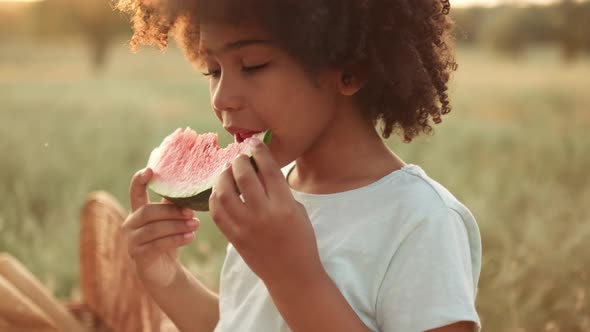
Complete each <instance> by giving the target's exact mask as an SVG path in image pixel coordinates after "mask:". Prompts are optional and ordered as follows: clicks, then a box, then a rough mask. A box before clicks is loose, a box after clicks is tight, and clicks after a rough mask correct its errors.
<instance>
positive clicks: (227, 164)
mask: <svg viewBox="0 0 590 332" xmlns="http://www.w3.org/2000/svg"><path fill="white" fill-rule="evenodd" d="M230 167H231V163H230V162H227V163H225V165H223V170H224V171H225V170H227V169H228V168H230Z"/></svg>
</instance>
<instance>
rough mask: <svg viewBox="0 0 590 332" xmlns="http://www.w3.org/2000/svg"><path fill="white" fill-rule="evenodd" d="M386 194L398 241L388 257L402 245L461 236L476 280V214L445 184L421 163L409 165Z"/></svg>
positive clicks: (478, 256)
mask: <svg viewBox="0 0 590 332" xmlns="http://www.w3.org/2000/svg"><path fill="white" fill-rule="evenodd" d="M383 190H384V192H383V193H382V194H383V195H384V196H389V197H392V202H391V204H390V206H387V207H386V208H387V211H386V212H385V213H386V214H387V215H388V216H389V218H390V222H389V223H388V229H387V230H384V231H386V232H388V233H390V234H396V237H398V241H396V242H397V243H396V245H395V246H392V247H390V252H389V257H390V258H391V259H393V258H394V256H395V255H396V253H398V252H397V251H398V249H399V246H401V245H402V244H404V245H405V246H410V247H411V246H423V245H426V244H428V245H433V246H434V247H436V245H437V243H436V242H448V241H456V240H461V242H464V243H465V244H466V245H465V247H464V248H463V249H464V250H465V251H466V252H467V253H468V254H470V256H471V257H470V258H471V263H472V265H473V268H474V273H473V274H474V278H475V280H477V279H478V277H479V269H480V265H481V236H480V232H479V227H478V225H477V222H476V219H475V217H474V215H473V214H472V213H471V211H470V209H469V208H468V207H467V206H465V205H464V204H463V203H462V202H461V201H459V200H458V199H457V198H456V197H455V196H454V195H453V194H452V193H451V192H450V191H449V190H448V189H447V188H446V187H444V186H443V185H442V184H440V183H439V182H437V181H436V180H434V179H432V178H431V177H430V176H428V174H427V173H426V172H425V171H424V170H423V169H422V168H421V167H420V166H418V165H412V164H410V165H407V166H406V167H404V168H403V169H402V170H401V173H400V174H399V176H397V177H395V180H394V181H392V182H391V183H390V184H389V185H388V186H385V187H384V188H383ZM416 238H422V239H425V238H429V241H428V242H429V243H426V244H425V243H424V242H421V243H416V242H415V240H414V239H416Z"/></svg>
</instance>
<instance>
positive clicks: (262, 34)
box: [199, 23, 272, 55]
mask: <svg viewBox="0 0 590 332" xmlns="http://www.w3.org/2000/svg"><path fill="white" fill-rule="evenodd" d="M199 34H200V38H199V39H200V41H199V53H201V54H203V55H208V54H211V53H219V52H222V51H224V50H226V48H227V46H231V45H234V46H244V44H243V43H244V42H245V43H246V44H249V43H251V42H253V41H254V42H256V41H260V42H271V40H272V36H271V35H270V33H268V32H267V31H265V30H264V29H262V27H260V26H259V25H257V24H254V23H239V24H231V23H202V24H201V25H200V29H199Z"/></svg>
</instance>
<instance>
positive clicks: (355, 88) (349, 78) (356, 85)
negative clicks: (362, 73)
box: [338, 72, 365, 97]
mask: <svg viewBox="0 0 590 332" xmlns="http://www.w3.org/2000/svg"><path fill="white" fill-rule="evenodd" d="M339 76H340V77H339V80H338V91H339V92H340V93H341V94H342V95H344V96H348V97H351V96H353V95H355V94H356V93H357V92H359V90H360V89H361V88H362V87H363V86H364V85H365V82H364V81H363V80H361V79H360V78H359V77H358V76H357V75H353V74H350V73H347V72H341V73H340V75H339Z"/></svg>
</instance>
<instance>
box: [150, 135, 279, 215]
mask: <svg viewBox="0 0 590 332" xmlns="http://www.w3.org/2000/svg"><path fill="white" fill-rule="evenodd" d="M255 136H256V137H257V138H258V139H260V140H261V141H263V142H264V143H266V144H269V143H270V139H271V136H272V132H271V131H270V129H269V130H267V131H265V132H262V133H259V134H257V135H255ZM251 140H252V138H247V139H245V140H244V141H243V142H241V143H232V144H230V145H228V146H227V147H226V148H225V149H222V148H220V147H219V146H218V145H217V134H214V133H207V134H200V135H199V134H197V132H196V131H194V130H192V129H191V128H189V127H187V128H186V129H185V130H182V129H181V128H178V129H177V130H176V131H174V132H173V133H172V134H170V135H168V136H167V137H166V138H165V139H164V141H163V142H162V143H161V144H160V146H159V147H157V148H155V149H154V150H153V151H152V153H151V154H150V157H149V160H148V164H147V167H150V168H151V169H152V170H153V171H154V175H153V177H152V179H151V181H150V182H149V183H148V188H149V189H150V190H151V191H153V192H154V193H156V194H158V195H160V196H162V197H164V198H166V199H167V200H169V201H170V202H172V203H174V204H176V205H178V206H182V207H188V208H191V209H193V210H196V211H208V210H209V196H211V189H212V187H213V184H215V181H216V180H217V177H218V176H219V175H220V174H221V172H223V170H224V169H225V166H226V164H228V163H231V162H232V161H233V160H234V159H235V158H236V157H237V156H238V155H240V154H245V155H248V156H249V155H251V152H250V149H251V145H250V144H248V143H249V141H251ZM250 160H251V161H252V163H253V165H254V167H255V168H256V165H255V164H254V159H252V158H251V159H250Z"/></svg>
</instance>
